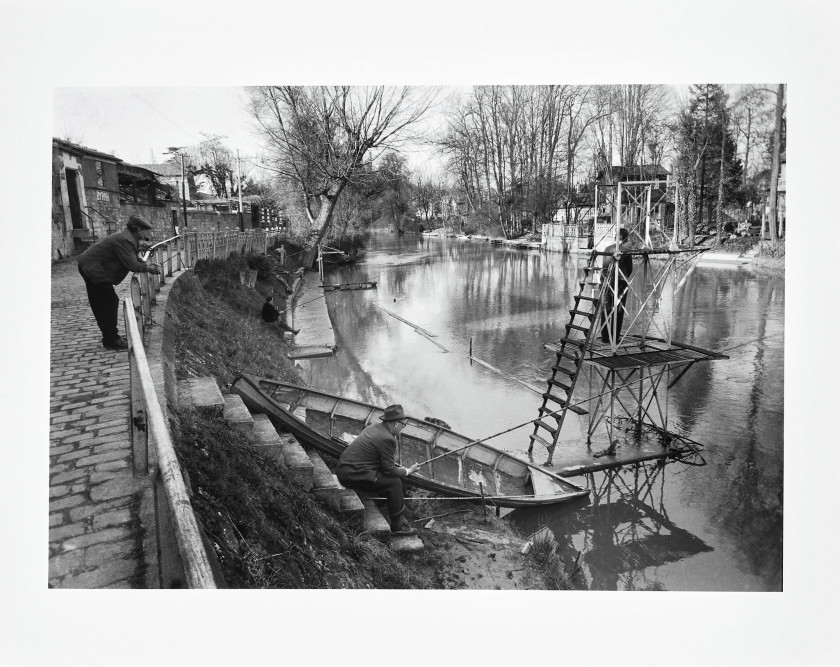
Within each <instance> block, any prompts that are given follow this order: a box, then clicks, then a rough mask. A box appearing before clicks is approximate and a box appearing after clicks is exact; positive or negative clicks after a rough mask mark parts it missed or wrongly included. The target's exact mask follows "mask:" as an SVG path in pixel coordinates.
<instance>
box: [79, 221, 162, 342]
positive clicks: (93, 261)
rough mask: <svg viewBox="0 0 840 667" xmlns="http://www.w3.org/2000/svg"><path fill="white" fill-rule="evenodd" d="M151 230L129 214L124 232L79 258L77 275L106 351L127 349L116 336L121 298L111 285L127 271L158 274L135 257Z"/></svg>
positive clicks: (120, 279) (147, 225) (106, 239)
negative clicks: (83, 286) (139, 245)
mask: <svg viewBox="0 0 840 667" xmlns="http://www.w3.org/2000/svg"><path fill="white" fill-rule="evenodd" d="M151 229H152V226H151V225H150V224H149V222H148V221H147V220H145V219H144V218H142V217H140V216H139V215H132V216H131V217H130V218H129V219H128V223H127V224H126V228H125V229H124V230H123V231H121V232H119V233H117V234H111V235H110V236H106V237H105V238H104V239H102V240H101V241H97V242H96V243H94V244H93V245H92V246H91V247H90V248H88V249H87V250H85V251H84V252H83V253H82V254H81V255H79V260H78V266H79V273H80V274H81V276H82V279H83V280H84V281H85V287H86V288H87V295H88V302H89V303H90V309H91V311H93V316H94V317H95V318H96V324H97V325H99V330H100V331H101V332H102V346H103V347H105V348H107V349H109V350H122V349H125V348H127V347H128V343H127V342H126V340H125V338H123V337H122V336H120V335H119V333H117V320H118V318H119V310H120V299H119V297H118V296H117V293H116V291H115V290H114V285H119V284H120V283H121V282H122V281H123V280H124V279H125V277H126V276H127V275H128V272H129V271H134V272H135V273H154V274H158V273H160V269H159V268H158V266H157V265H156V264H146V263H145V262H141V261H140V259H139V258H138V257H137V252H138V245H137V244H138V243H139V242H140V241H146V242H148V241H150V240H151Z"/></svg>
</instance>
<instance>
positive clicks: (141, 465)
mask: <svg viewBox="0 0 840 667" xmlns="http://www.w3.org/2000/svg"><path fill="white" fill-rule="evenodd" d="M133 315H134V313H131V312H129V311H128V309H126V311H125V317H126V318H128V317H133ZM136 344H137V343H136V341H134V340H132V339H131V337H129V339H128V368H129V392H130V396H131V452H132V458H133V462H134V476H135V477H141V476H144V475H148V474H149V429H148V423H147V419H146V410H145V407H144V401H143V392H142V390H141V384H140V375H139V373H138V370H137V358H136V357H135V355H134V346H135V345H136Z"/></svg>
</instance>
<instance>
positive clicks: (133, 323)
mask: <svg viewBox="0 0 840 667" xmlns="http://www.w3.org/2000/svg"><path fill="white" fill-rule="evenodd" d="M135 278H136V276H134V277H132V280H131V282H132V285H131V287H132V293H133V292H134V287H135V285H136V286H137V289H139V286H140V281H139V280H135ZM123 317H124V320H125V331H126V338H127V339H128V343H129V363H130V364H131V366H132V370H131V386H132V396H131V401H132V417H135V416H141V414H142V416H143V417H144V420H143V422H142V423H143V426H144V427H145V433H144V434H143V435H144V436H145V442H146V451H145V452H143V451H137V452H136V453H135V472H136V473H138V474H139V473H141V472H142V469H143V465H144V462H145V465H146V469H148V467H149V466H150V464H151V463H152V462H153V463H154V474H153V480H152V481H153V483H154V491H155V493H154V496H155V529H156V537H157V546H158V551H159V560H158V568H159V570H158V571H159V575H160V582H161V584H162V585H163V586H164V587H179V588H180V587H183V586H184V585H186V586H189V587H190V588H215V587H216V586H215V581H214V578H213V572H212V569H211V567H210V562H209V559H208V556H207V550H206V548H205V546H204V543H203V540H202V537H201V531H200V529H199V527H198V523H197V521H196V518H195V513H194V512H193V508H192V503H191V502H190V498H189V495H188V494H187V489H186V485H185V483H184V478H183V474H182V471H181V467H180V464H179V463H178V459H177V456H176V455H175V448H174V446H173V443H172V439H171V436H170V434H169V429H168V427H167V424H166V419H165V417H164V414H163V410H162V409H161V406H160V401H159V400H158V397H157V393H156V390H155V385H154V381H153V379H152V374H151V371H150V369H149V362H148V359H147V358H146V351H145V348H144V347H143V337H142V334H141V331H140V328H139V326H138V324H139V323H138V322H137V320H136V319H135V305H134V301H133V299H132V296H128V297H127V298H126V300H125V302H124V304H123ZM135 396H136V397H137V401H138V407H136V408H135ZM141 410H144V411H145V412H142V413H141ZM140 423H141V422H140V421H139V420H138V421H135V419H134V418H132V427H133V428H139V424H140ZM140 430H143V429H140ZM132 435H134V433H133V432H132ZM138 441H140V442H142V438H138ZM149 441H151V443H152V447H153V451H152V450H149V448H148V443H149ZM140 442H138V448H139V445H140ZM150 454H151V456H150Z"/></svg>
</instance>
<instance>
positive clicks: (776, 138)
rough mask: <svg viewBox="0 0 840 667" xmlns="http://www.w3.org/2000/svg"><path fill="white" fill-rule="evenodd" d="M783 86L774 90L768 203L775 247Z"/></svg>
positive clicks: (771, 236)
mask: <svg viewBox="0 0 840 667" xmlns="http://www.w3.org/2000/svg"><path fill="white" fill-rule="evenodd" d="M784 103H785V86H784V84H781V83H780V84H779V85H778V87H777V89H776V113H775V122H774V124H773V164H772V167H771V168H770V201H769V209H770V215H769V216H768V217H769V225H770V242H771V243H772V244H773V245H774V246H775V245H776V244H777V243H778V242H779V236H778V225H777V222H778V220H777V214H778V202H777V197H778V186H779V171H780V165H781V153H782V143H783V137H782V126H783V122H784Z"/></svg>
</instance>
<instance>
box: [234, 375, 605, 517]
mask: <svg viewBox="0 0 840 667" xmlns="http://www.w3.org/2000/svg"><path fill="white" fill-rule="evenodd" d="M231 390H232V391H233V392H234V393H236V394H238V395H239V396H241V397H242V400H243V402H244V403H245V405H246V406H247V407H248V408H249V409H250V410H251V411H252V412H259V413H263V414H265V415H266V416H267V417H268V418H269V419H270V420H271V421H272V423H273V424H274V425H275V426H276V427H277V428H279V429H281V430H285V431H289V432H291V433H292V434H293V435H294V436H295V437H296V438H297V439H298V440H299V441H300V442H301V443H302V444H304V445H307V446H309V447H312V448H313V449H316V450H318V451H319V452H321V453H325V454H328V455H330V456H333V457H338V456H339V455H340V454H341V452H342V451H344V449H345V448H346V447H347V444H348V443H349V442H350V441H352V439H353V438H354V437H355V436H356V435H358V434H359V433H360V432H361V431H362V429H364V428H365V426H367V425H368V424H371V423H374V422H376V421H378V420H379V417H381V415H382V414H383V412H384V411H383V410H382V409H381V408H379V407H376V406H373V405H369V404H366V403H362V402H360V401H352V400H347V399H344V398H340V397H337V396H333V395H331V394H326V393H322V392H317V391H313V390H310V389H307V388H305V387H300V386H298V385H293V384H288V383H282V382H277V381H274V380H268V379H265V378H258V377H254V376H250V375H241V376H240V377H239V378H238V379H237V380H236V382H234V384H233V386H232V388H231ZM397 455H398V459H399V461H400V463H401V465H404V466H406V467H408V466H410V465H412V464H413V463H420V462H426V461H428V460H429V459H432V458H435V457H438V456H441V455H444V456H442V457H441V458H437V459H436V460H434V461H431V462H429V463H424V465H422V466H421V467H420V469H419V470H418V472H417V473H415V474H414V475H412V476H411V477H409V478H407V479H406V483H407V484H409V485H411V486H415V487H418V488H422V489H426V490H428V491H432V492H434V493H438V494H443V495H444V496H451V497H457V498H474V499H480V498H481V497H482V495H483V496H484V498H485V500H487V501H489V502H492V503H493V504H495V505H498V506H500V507H511V508H521V507H539V506H546V505H554V504H557V503H563V502H568V501H571V500H575V499H578V498H584V497H586V496H587V495H588V493H589V491H588V490H587V489H584V488H581V487H579V486H577V485H576V484H573V483H571V482H569V481H568V480H566V479H564V478H562V477H560V476H558V475H555V474H554V473H552V472H551V471H548V470H545V469H544V468H541V467H539V466H537V465H534V464H531V463H529V462H527V461H523V460H522V459H519V458H517V457H515V456H513V455H511V454H508V453H507V452H503V451H500V450H497V449H495V448H493V447H491V446H489V445H487V444H484V443H473V442H472V441H471V440H470V439H469V438H466V437H465V436H463V435H460V434H458V433H455V432H454V431H451V430H450V429H447V428H444V427H442V426H440V425H437V424H432V423H429V422H427V421H425V420H421V419H416V418H412V417H409V418H408V420H407V424H406V426H405V428H404V429H403V431H402V432H401V434H400V436H399V438H398V451H397Z"/></svg>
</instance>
